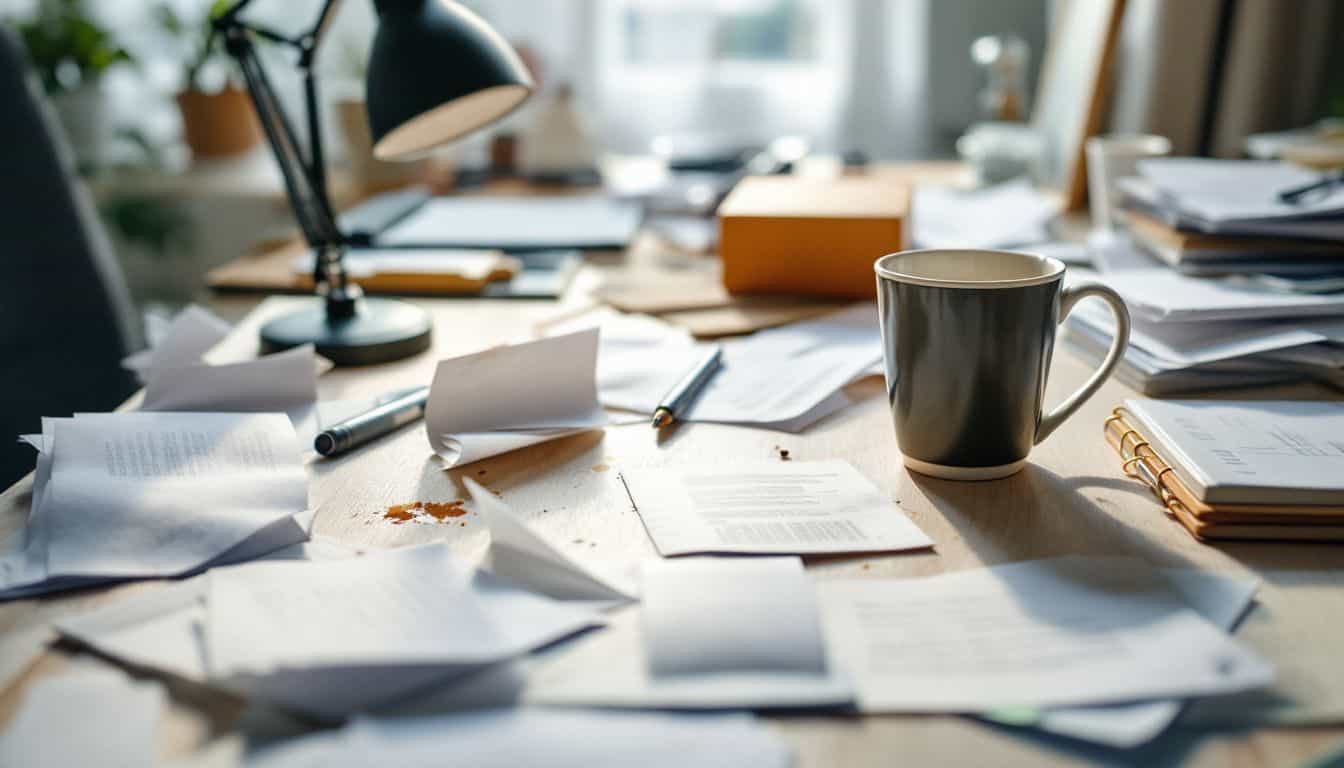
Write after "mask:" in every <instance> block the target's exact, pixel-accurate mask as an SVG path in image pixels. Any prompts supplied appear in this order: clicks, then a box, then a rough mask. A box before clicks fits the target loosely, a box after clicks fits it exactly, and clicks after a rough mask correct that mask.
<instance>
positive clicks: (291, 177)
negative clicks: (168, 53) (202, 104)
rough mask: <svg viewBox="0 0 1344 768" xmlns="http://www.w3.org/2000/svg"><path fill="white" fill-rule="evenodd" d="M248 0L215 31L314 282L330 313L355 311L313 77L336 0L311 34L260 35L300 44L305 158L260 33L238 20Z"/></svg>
mask: <svg viewBox="0 0 1344 768" xmlns="http://www.w3.org/2000/svg"><path fill="white" fill-rule="evenodd" d="M250 2H251V0H239V2H238V4H237V5H235V6H234V7H233V8H231V9H229V10H228V11H226V12H225V13H224V14H223V15H221V16H220V17H219V18H218V19H216V20H215V28H216V31H217V32H218V33H219V34H220V35H221V36H222V37H223V38H224V47H225V50H226V51H228V53H229V55H230V56H232V57H233V58H234V60H235V61H237V62H238V66H239V69H240V70H241V71H242V73H243V79H244V80H245V81H246V82H247V88H248V93H249V94H250V96H251V98H252V103H253V105H254V106H255V107H256V110H257V117H258V119H259V122H260V123H261V126H262V130H263V132H264V133H265V134H266V140H267V143H269V144H270V146H271V151H272V153H273V154H274V155H275V158H276V162H277V164H278V165H279V166H280V174H281V176H282V177H283V178H284V182H285V191H286V193H287V194H288V196H289V200H290V204H291V205H292V206H293V208H294V214H295V217H296V218H297V219H298V221H299V227H300V229H302V230H303V234H304V238H305V239H306V240H307V241H308V244H309V245H310V246H311V247H312V248H313V250H314V251H315V252H316V257H315V260H314V265H313V282H314V285H315V286H317V287H318V288H319V289H322V288H323V287H324V286H325V289H326V294H327V305H328V309H329V311H338V312H339V313H341V314H344V313H346V312H353V302H354V299H356V298H358V296H357V293H358V289H357V288H356V287H355V286H350V285H347V283H346V276H345V270H344V265H343V263H342V251H343V250H344V246H345V237H344V235H343V234H342V233H341V231H340V228H339V227H338V226H337V224H336V217H335V215H334V214H333V212H332V207H331V203H330V201H329V200H328V198H327V190H326V173H325V167H324V165H323V164H322V163H323V155H322V148H321V142H322V137H321V132H320V130H319V127H318V111H317V89H316V83H315V82H314V80H313V76H312V71H311V63H312V53H313V51H314V50H315V47H316V43H317V42H318V40H319V39H320V33H321V31H322V27H323V26H325V22H326V20H327V19H328V18H329V14H330V12H331V11H332V10H333V9H334V6H335V5H336V2H337V0H326V3H325V5H324V6H323V10H322V14H321V17H320V18H319V21H318V25H317V26H316V27H314V31H313V33H310V34H308V35H305V36H304V37H302V38H299V39H298V40H290V39H288V38H284V37H282V36H280V35H276V34H274V33H271V34H263V36H264V37H266V38H267V39H273V40H277V41H280V42H286V43H289V44H290V45H294V46H296V47H298V48H299V49H300V51H301V56H302V58H303V61H302V62H301V63H302V64H304V66H305V86H306V87H305V97H306V101H307V104H306V107H307V111H308V129H309V134H310V142H309V144H310V152H309V155H310V156H309V158H308V159H307V162H305V158H304V156H303V152H302V150H301V149H300V147H299V142H298V139H297V135H296V133H295V131H294V127H293V125H292V124H291V123H290V121H289V118H288V116H286V114H285V112H284V109H283V108H282V107H281V105H280V100H279V98H278V97H277V96H276V94H275V89H274V88H273V87H272V86H271V82H270V78H269V77H268V76H267V75H266V70H265V68H264V67H263V66H262V64H261V59H260V57H259V56H258V55H257V51H256V47H255V45H254V43H253V41H252V39H251V35H252V34H261V33H260V32H259V31H258V30H257V29H256V28H254V27H251V26H249V25H248V24H246V23H244V22H243V21H242V20H241V19H239V18H238V13H239V11H241V10H242V9H243V8H244V7H246V6H247V5H248V4H249V3H250Z"/></svg>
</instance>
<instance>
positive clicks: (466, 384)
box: [425, 329, 607, 467]
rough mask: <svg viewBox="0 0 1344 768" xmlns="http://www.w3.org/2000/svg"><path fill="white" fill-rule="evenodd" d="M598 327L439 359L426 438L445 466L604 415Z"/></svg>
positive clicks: (549, 436)
mask: <svg viewBox="0 0 1344 768" xmlns="http://www.w3.org/2000/svg"><path fill="white" fill-rule="evenodd" d="M597 334H598V332H597V330H595V329H593V330H587V331H580V332H578V333H571V334H566V335H564V336H556V337H552V338H547V339H541V340H539V341H534V342H529V343H524V344H515V345H512V346H506V347H495V348H493V349H487V350H486V351H484V352H478V353H476V354H474V355H465V356H463V357H455V358H452V359H449V360H444V361H442V362H440V363H439V365H438V368H436V369H435V371H434V381H433V383H432V384H431V385H430V389H429V402H428V404H427V406H426V410H425V424H426V429H427V431H428V434H429V444H430V445H431V446H432V447H433V448H434V452H435V453H437V454H438V455H439V457H440V458H442V459H443V461H444V463H445V464H446V465H447V466H449V467H455V466H461V465H463V464H470V463H472V462H473V461H479V460H481V459H484V458H488V457H490V456H495V455H498V454H501V453H507V452H508V451H515V450H518V449H519V448H525V447H527V446H529V445H536V444H537V443H542V442H546V441H548V440H555V439H557V438H561V437H566V436H568V435H574V434H578V433H579V432H584V431H587V430H591V429H600V428H601V427H602V426H604V425H605V424H606V423H607V416H606V413H604V412H603V410H602V406H601V404H600V403H599V402H598V400H597V382H596V379H595V371H596V369H597Z"/></svg>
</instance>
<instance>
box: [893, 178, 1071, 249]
mask: <svg viewBox="0 0 1344 768" xmlns="http://www.w3.org/2000/svg"><path fill="white" fill-rule="evenodd" d="M912 209H913V210H912V213H911V216H912V223H913V227H914V230H913V234H912V238H911V239H912V240H914V244H915V246H916V247H919V248H1003V247H1007V246H1012V245H1022V244H1024V243H1039V242H1041V241H1042V240H1047V239H1049V237H1050V233H1049V231H1048V230H1047V228H1046V225H1047V224H1048V223H1049V222H1050V219H1052V218H1054V216H1055V214H1057V213H1058V212H1059V202H1058V201H1057V200H1054V199H1052V198H1051V197H1050V196H1048V195H1045V194H1042V193H1041V192H1038V191H1037V190H1036V189H1035V188H1034V187H1033V186H1032V185H1031V182H1030V181H1027V180H1025V179H1019V180H1016V181H1008V182H1004V183H1002V184H996V185H994V186H992V187H986V188H984V189H974V190H960V189H950V188H946V187H934V186H919V187H916V188H915V194H914V203H913V206H912ZM972 222H973V223H972Z"/></svg>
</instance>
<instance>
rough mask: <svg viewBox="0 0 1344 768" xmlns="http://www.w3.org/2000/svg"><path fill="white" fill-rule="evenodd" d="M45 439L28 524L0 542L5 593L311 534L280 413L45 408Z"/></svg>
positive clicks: (251, 553) (122, 575)
mask: <svg viewBox="0 0 1344 768" xmlns="http://www.w3.org/2000/svg"><path fill="white" fill-rule="evenodd" d="M42 442H43V449H44V450H43V451H42V452H41V453H39V454H38V462H37V472H36V477H35V481H34V487H33V502H32V512H31V513H30V516H29V522H28V525H27V526H26V527H25V528H23V529H21V530H20V531H19V532H18V533H16V534H15V535H14V536H13V537H12V538H11V539H9V540H8V541H7V542H6V543H5V544H4V545H3V548H2V549H0V599H4V598H12V597H20V596H26V595H30V594H36V593H40V592H45V591H53V590H57V589H64V588H70V587H74V586H84V585H87V584H91V583H98V582H100V581H107V580H115V579H126V578H143V577H153V576H180V575H185V574H187V573H190V572H192V571H193V570H196V569H200V568H203V567H206V566H208V565H210V564H214V563H220V562H229V561H236V559H239V558H247V557H255V556H257V555H259V554H263V553H264V552H267V551H270V550H273V549H278V548H280V547H283V546H287V545H289V544H293V543H295V542H296V541H300V540H302V539H305V538H307V531H306V526H305V525H304V524H303V523H301V522H300V521H299V520H298V519H297V517H298V516H299V515H302V514H303V513H304V511H305V509H306V508H307V503H308V479H307V476H306V475H305V474H304V470H303V466H302V464H301V463H300V461H299V455H300V454H299V450H298V443H297V440H296V437H295V434H294V428H293V427H292V426H291V425H290V423H289V420H288V419H287V418H286V417H285V416H284V415H282V414H219V413H191V414H183V413H112V414H87V415H78V416H76V417H75V418H72V419H44V420H43V440H42ZM203 499H206V500H208V503H203V502H202V500H203Z"/></svg>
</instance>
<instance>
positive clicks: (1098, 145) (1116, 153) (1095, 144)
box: [1087, 133, 1171, 232]
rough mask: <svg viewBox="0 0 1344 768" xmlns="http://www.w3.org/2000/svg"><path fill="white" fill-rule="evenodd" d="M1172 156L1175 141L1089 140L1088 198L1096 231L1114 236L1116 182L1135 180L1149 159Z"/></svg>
mask: <svg viewBox="0 0 1344 768" xmlns="http://www.w3.org/2000/svg"><path fill="white" fill-rule="evenodd" d="M1169 154H1171V141H1170V140H1168V139H1167V138H1166V137H1165V136H1154V135H1152V134H1145V133H1136V134H1112V135H1108V136H1094V137H1092V138H1090V139H1088V140H1087V195H1088V198H1089V200H1090V205H1091V209H1092V228H1093V229H1094V230H1100V231H1104V232H1111V231H1114V230H1115V229H1116V225H1117V224H1118V221H1117V218H1116V215H1115V204H1116V202H1117V196H1116V192H1115V182H1116V181H1117V180H1119V179H1122V178H1124V177H1126V176H1133V175H1134V174H1135V173H1136V172H1137V170H1138V165H1139V161H1140V160H1142V159H1143V158H1145V157H1161V156H1163V155H1169Z"/></svg>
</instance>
